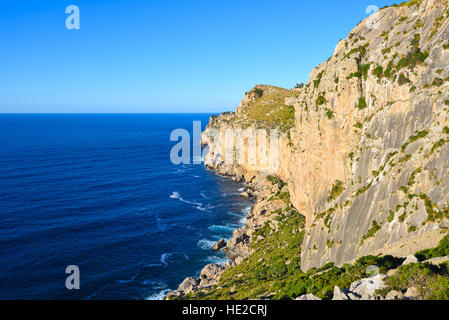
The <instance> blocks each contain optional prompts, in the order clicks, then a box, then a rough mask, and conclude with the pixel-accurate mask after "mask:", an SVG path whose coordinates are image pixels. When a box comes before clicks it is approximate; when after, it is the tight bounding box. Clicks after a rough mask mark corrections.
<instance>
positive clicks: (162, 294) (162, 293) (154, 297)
mask: <svg viewBox="0 0 449 320" xmlns="http://www.w3.org/2000/svg"><path fill="white" fill-rule="evenodd" d="M170 291H172V290H170V289H164V290H161V291H160V292H158V293H155V294H152V295H151V296H148V297H146V299H145V300H149V301H151V300H152V301H161V300H164V298H165V296H166V294H167V293H169V292H170Z"/></svg>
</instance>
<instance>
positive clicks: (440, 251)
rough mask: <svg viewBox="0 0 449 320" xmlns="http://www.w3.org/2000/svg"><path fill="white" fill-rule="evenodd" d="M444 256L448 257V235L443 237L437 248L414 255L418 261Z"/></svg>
mask: <svg viewBox="0 0 449 320" xmlns="http://www.w3.org/2000/svg"><path fill="white" fill-rule="evenodd" d="M445 256H449V235H447V236H446V237H444V238H443V239H442V240H441V241H440V243H439V244H438V246H437V247H435V248H432V249H426V250H422V251H419V252H417V253H415V257H417V258H418V259H419V260H420V261H424V260H429V259H432V258H438V257H445Z"/></svg>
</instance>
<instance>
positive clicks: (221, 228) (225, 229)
mask: <svg viewBox="0 0 449 320" xmlns="http://www.w3.org/2000/svg"><path fill="white" fill-rule="evenodd" d="M237 227H238V226H235V225H222V226H218V225H214V226H210V227H209V228H208V229H209V230H210V231H212V232H226V233H228V232H232V231H234V230H235V229H236V228H237Z"/></svg>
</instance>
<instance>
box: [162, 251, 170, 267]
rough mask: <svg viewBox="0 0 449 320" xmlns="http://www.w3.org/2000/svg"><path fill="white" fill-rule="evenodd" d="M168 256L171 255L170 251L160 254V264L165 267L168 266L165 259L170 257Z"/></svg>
mask: <svg viewBox="0 0 449 320" xmlns="http://www.w3.org/2000/svg"><path fill="white" fill-rule="evenodd" d="M170 256H171V253H163V254H161V264H162V265H163V266H165V267H166V266H168V262H167V259H168V258H170Z"/></svg>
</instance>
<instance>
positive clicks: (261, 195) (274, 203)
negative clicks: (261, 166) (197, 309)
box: [165, 164, 288, 299]
mask: <svg viewBox="0 0 449 320" xmlns="http://www.w3.org/2000/svg"><path fill="white" fill-rule="evenodd" d="M207 167H208V168H209V169H211V170H214V171H215V172H216V173H217V174H219V175H221V176H225V177H229V178H232V179H233V180H235V181H238V182H244V183H245V184H246V188H245V191H243V192H242V194H241V196H242V197H245V198H251V199H254V200H255V204H254V205H253V206H252V207H251V210H250V212H249V214H248V216H247V217H246V223H245V225H244V226H243V227H241V228H239V229H236V230H235V231H234V233H233V236H232V238H231V239H229V240H228V241H227V242H225V243H224V239H222V240H220V241H218V242H217V243H216V245H215V246H216V247H215V246H214V247H215V248H212V249H211V250H224V251H225V252H226V255H227V257H228V259H229V260H228V261H227V262H226V263H225V264H224V265H218V264H208V265H206V266H205V267H204V268H203V269H202V271H201V272H200V276H199V278H198V279H195V278H192V277H188V278H186V279H185V280H184V281H183V282H182V283H181V284H180V285H179V287H178V289H177V290H176V291H172V292H169V293H167V295H166V297H165V299H173V298H174V299H176V298H182V297H184V296H185V295H187V294H192V293H195V292H200V291H202V290H204V291H206V290H208V289H210V288H211V287H212V286H215V285H217V284H218V282H219V280H220V277H221V276H222V274H223V273H224V272H225V270H226V269H228V268H231V267H235V266H237V265H239V264H240V263H241V262H242V261H243V260H244V259H245V258H246V257H248V256H249V255H251V253H252V252H253V250H252V249H251V245H250V244H251V241H252V239H253V236H254V233H255V232H256V231H257V230H258V229H260V228H261V227H262V226H263V225H264V224H265V223H266V222H275V221H276V217H277V215H276V214H272V213H273V212H276V210H279V209H282V208H284V207H285V202H284V201H282V200H273V197H274V196H275V195H276V194H279V193H283V192H285V193H288V188H287V186H285V185H283V184H281V183H273V182H270V181H269V179H267V177H268V176H267V175H262V174H254V173H251V172H247V171H245V170H243V169H242V168H240V167H236V166H232V165H224V164H214V165H207ZM259 240H261V239H259ZM223 245H224V246H223Z"/></svg>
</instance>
